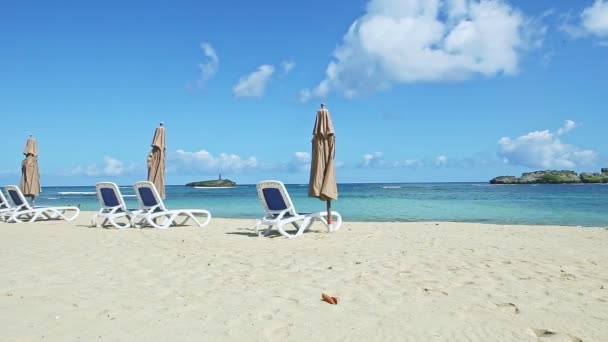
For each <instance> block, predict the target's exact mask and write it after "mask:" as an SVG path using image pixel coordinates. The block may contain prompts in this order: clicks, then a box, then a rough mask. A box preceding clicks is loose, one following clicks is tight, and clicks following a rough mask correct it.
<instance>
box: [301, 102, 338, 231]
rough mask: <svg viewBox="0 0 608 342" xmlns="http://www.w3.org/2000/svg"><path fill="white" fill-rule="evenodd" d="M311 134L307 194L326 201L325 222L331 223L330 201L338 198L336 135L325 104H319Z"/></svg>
mask: <svg viewBox="0 0 608 342" xmlns="http://www.w3.org/2000/svg"><path fill="white" fill-rule="evenodd" d="M312 135H313V138H312V160H311V165H310V181H309V183H308V196H310V197H317V198H319V199H320V200H323V201H326V202H327V223H329V224H331V201H332V200H335V199H338V186H337V183H336V167H335V158H336V136H335V131H334V125H333V123H332V121H331V116H330V114H329V111H328V110H327V109H326V108H325V104H321V109H320V110H319V111H318V112H317V120H316V121H315V127H314V129H313V131H312Z"/></svg>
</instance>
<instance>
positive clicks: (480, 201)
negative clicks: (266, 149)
mask: <svg viewBox="0 0 608 342" xmlns="http://www.w3.org/2000/svg"><path fill="white" fill-rule="evenodd" d="M287 188H288V191H289V193H290V195H291V197H292V200H293V201H294V204H295V206H296V208H297V209H298V211H300V212H311V211H320V210H324V209H325V202H322V201H319V200H318V199H315V198H309V197H307V189H308V188H307V185H298V184H294V185H287ZM338 191H339V194H340V198H339V199H338V200H337V201H334V202H333V204H332V207H333V208H334V209H336V210H338V211H339V212H340V213H341V214H342V216H343V218H344V220H345V221H464V222H485V223H498V224H540V225H547V224H555V225H581V226H600V227H606V226H608V185H601V184H584V185H554V184H546V185H543V184H539V185H490V184H487V183H406V184H388V183H387V184H376V183H375V184H339V185H338ZM121 192H122V193H123V195H125V197H126V201H127V204H128V205H129V207H131V208H136V207H137V201H136V199H135V195H134V192H133V188H132V187H131V186H124V187H123V186H121ZM166 192H167V199H166V200H165V204H166V205H167V207H169V208H205V209H208V210H209V211H211V214H212V215H213V216H214V217H227V218H258V217H261V216H262V213H263V212H262V207H261V205H260V203H259V201H258V199H257V195H256V190H255V185H240V186H237V187H235V188H229V189H195V188H189V187H185V186H182V185H172V186H167V188H166ZM67 204H71V205H80V207H81V209H82V210H98V209H99V205H98V203H97V198H96V196H95V188H94V186H70V187H43V192H42V194H41V195H40V197H39V198H38V199H37V200H36V205H67Z"/></svg>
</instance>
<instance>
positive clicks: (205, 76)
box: [196, 43, 220, 87]
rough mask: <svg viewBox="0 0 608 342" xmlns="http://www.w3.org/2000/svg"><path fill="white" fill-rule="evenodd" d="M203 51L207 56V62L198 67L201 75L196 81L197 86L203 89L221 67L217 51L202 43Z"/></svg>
mask: <svg viewBox="0 0 608 342" xmlns="http://www.w3.org/2000/svg"><path fill="white" fill-rule="evenodd" d="M201 49H202V50H203V53H204V54H205V61H204V62H203V63H201V64H199V65H198V68H199V69H200V72H201V75H200V78H199V79H198V80H197V81H196V84H197V85H198V86H199V87H202V86H203V85H204V84H205V83H206V82H207V81H208V80H210V79H211V78H212V77H213V75H215V73H216V72H217V69H218V68H219V65H220V60H219V58H218V57H217V54H216V53H215V50H214V49H213V47H212V46H211V44H208V43H202V44H201Z"/></svg>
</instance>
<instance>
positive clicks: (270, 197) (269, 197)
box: [262, 188, 287, 210]
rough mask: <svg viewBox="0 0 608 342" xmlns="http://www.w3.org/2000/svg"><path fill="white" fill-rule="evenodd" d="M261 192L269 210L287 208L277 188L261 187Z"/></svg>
mask: <svg viewBox="0 0 608 342" xmlns="http://www.w3.org/2000/svg"><path fill="white" fill-rule="evenodd" d="M262 193H263V194H264V199H265V200H266V204H267V205H268V209H270V210H285V209H287V204H285V201H284V200H283V196H281V191H279V189H276V188H266V189H262Z"/></svg>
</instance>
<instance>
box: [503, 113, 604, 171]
mask: <svg viewBox="0 0 608 342" xmlns="http://www.w3.org/2000/svg"><path fill="white" fill-rule="evenodd" d="M576 127H577V124H576V123H575V122H574V121H572V120H566V122H565V123H564V126H563V127H561V128H559V129H558V130H557V131H556V132H551V131H549V130H544V131H534V132H530V133H528V134H526V135H523V136H520V137H517V138H514V139H512V138H509V137H503V138H500V140H498V144H499V151H498V155H499V156H500V157H502V158H503V160H504V161H505V163H508V164H516V165H522V166H526V167H534V168H539V167H540V168H569V169H571V168H575V167H577V166H580V165H589V164H592V163H593V162H594V161H595V159H596V158H597V152H595V151H593V150H584V149H581V148H579V147H576V146H573V145H569V144H565V143H563V142H561V141H560V139H559V138H560V137H561V136H562V135H564V134H566V133H568V132H569V131H571V130H572V129H574V128H576Z"/></svg>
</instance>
